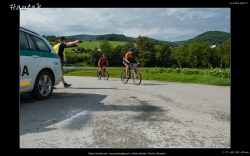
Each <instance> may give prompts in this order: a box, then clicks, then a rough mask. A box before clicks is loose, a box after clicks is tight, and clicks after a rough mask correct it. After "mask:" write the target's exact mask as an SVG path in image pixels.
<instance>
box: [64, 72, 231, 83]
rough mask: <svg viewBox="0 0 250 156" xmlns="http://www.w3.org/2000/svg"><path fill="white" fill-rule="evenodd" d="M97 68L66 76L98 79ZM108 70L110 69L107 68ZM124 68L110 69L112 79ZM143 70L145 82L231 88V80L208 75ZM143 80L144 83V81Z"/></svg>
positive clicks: (119, 74) (70, 73)
mask: <svg viewBox="0 0 250 156" xmlns="http://www.w3.org/2000/svg"><path fill="white" fill-rule="evenodd" d="M97 69H98V68H97V67H91V68H86V67H84V68H83V70H65V75H66V76H90V77H96V72H97ZM107 69H108V68H107ZM122 69H124V68H122V67H115V68H113V67H110V69H108V72H109V75H110V78H120V76H121V71H122ZM140 69H141V70H142V79H143V80H155V81H163V82H181V83H196V84H208V85H217V86H230V82H231V81H230V78H223V77H215V76H209V75H207V74H182V73H176V72H171V73H166V72H164V73H148V72H146V71H147V70H148V69H150V68H140ZM143 80H142V81H143Z"/></svg>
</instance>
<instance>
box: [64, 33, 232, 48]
mask: <svg viewBox="0 0 250 156" xmlns="http://www.w3.org/2000/svg"><path fill="white" fill-rule="evenodd" d="M67 37H69V38H79V39H81V40H92V41H94V40H108V41H124V42H126V41H129V40H131V41H136V38H134V37H128V36H125V35H123V34H105V35H86V34H82V35H72V36H67ZM148 39H149V40H150V41H151V42H153V43H155V44H156V43H165V44H169V45H170V46H178V45H180V44H184V45H189V44H190V43H194V42H196V43H203V42H210V43H211V44H222V43H223V42H224V41H225V40H228V39H230V33H227V32H223V31H207V32H204V33H202V34H200V35H198V36H196V37H194V38H191V39H188V40H184V41H175V42H170V41H162V40H156V39H153V38H149V37H148Z"/></svg>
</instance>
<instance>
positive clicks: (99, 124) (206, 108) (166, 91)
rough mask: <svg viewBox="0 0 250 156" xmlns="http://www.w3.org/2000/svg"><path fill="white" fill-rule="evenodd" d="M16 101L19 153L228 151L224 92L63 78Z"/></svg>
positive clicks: (194, 86) (227, 108)
mask: <svg viewBox="0 0 250 156" xmlns="http://www.w3.org/2000/svg"><path fill="white" fill-rule="evenodd" d="M65 80H66V82H68V83H71V84H72V86H71V87H70V88H63V85H62V83H60V84H59V85H57V86H56V87H57V89H54V92H53V94H52V96H51V97H50V98H49V99H47V100H43V101H36V100H33V99H31V98H30V97H29V96H28V95H26V94H23V95H21V96H20V148H230V146H231V145H230V136H231V135H230V116H231V115H230V87H228V86H226V87H225V86H213V85H200V84H185V83H172V82H157V81H146V80H142V83H141V84H140V85H134V84H133V81H132V80H129V81H128V83H127V84H123V83H122V82H121V81H120V79H118V78H110V79H109V80H107V81H106V80H103V79H101V80H98V79H97V78H95V77H82V76H65Z"/></svg>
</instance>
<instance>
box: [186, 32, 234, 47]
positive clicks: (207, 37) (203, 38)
mask: <svg viewBox="0 0 250 156" xmlns="http://www.w3.org/2000/svg"><path fill="white" fill-rule="evenodd" d="M229 39H230V33H227V32H223V31H207V32H204V33H202V34H200V35H198V36H196V37H194V38H191V39H188V40H186V41H184V42H182V44H184V45H189V44H190V43H194V42H196V43H203V42H209V43H211V44H216V45H218V44H222V43H223V42H224V41H226V40H229Z"/></svg>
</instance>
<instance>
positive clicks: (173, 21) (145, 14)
mask: <svg viewBox="0 0 250 156" xmlns="http://www.w3.org/2000/svg"><path fill="white" fill-rule="evenodd" d="M20 26H23V27H25V28H27V29H30V30H32V31H35V32H37V33H39V34H40V35H56V36H61V35H65V36H68V35H77V34H89V35H102V34H110V33H117V34H124V35H126V36H131V37H138V36H139V35H141V36H148V37H151V38H155V39H159V40H166V41H177V40H186V39H189V38H192V37H195V35H198V34H201V33H203V32H205V31H210V30H218V31H226V32H229V31H230V9H229V8H39V9H38V8H29V9H25V10H23V11H20Z"/></svg>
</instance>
